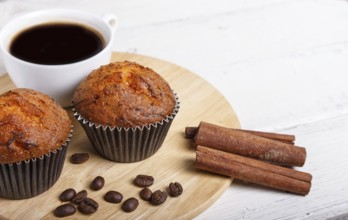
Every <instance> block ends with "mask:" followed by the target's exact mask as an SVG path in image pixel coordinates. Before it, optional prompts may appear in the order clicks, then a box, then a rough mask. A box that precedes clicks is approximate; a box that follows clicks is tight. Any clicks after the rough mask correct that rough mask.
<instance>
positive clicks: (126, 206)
mask: <svg viewBox="0 0 348 220" xmlns="http://www.w3.org/2000/svg"><path fill="white" fill-rule="evenodd" d="M138 205H139V202H138V200H137V199H136V198H129V199H127V200H126V201H124V203H123V204H122V210H123V211H125V212H133V211H134V210H135V209H136V208H137V207H138Z"/></svg>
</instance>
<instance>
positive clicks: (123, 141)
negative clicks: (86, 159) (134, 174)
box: [73, 94, 180, 163]
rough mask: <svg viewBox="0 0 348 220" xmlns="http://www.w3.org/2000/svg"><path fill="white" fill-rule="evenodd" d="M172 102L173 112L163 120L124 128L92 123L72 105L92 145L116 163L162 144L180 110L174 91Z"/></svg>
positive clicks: (146, 154) (142, 156) (141, 155)
mask: <svg viewBox="0 0 348 220" xmlns="http://www.w3.org/2000/svg"><path fill="white" fill-rule="evenodd" d="M175 101H176V104H175V107H174V109H173V112H172V113H171V114H170V115H169V116H167V117H166V118H164V119H163V120H162V121H160V122H157V123H154V124H149V125H147V126H143V127H135V128H127V129H126V128H122V127H110V126H103V125H100V124H95V123H93V122H90V121H88V120H87V119H85V118H83V117H82V116H81V115H80V114H79V112H77V111H76V109H75V108H73V111H74V116H75V118H76V119H77V120H78V121H79V123H80V124H81V125H82V127H83V129H84V131H85V132H86V134H87V137H88V139H89V141H90V142H91V144H92V146H93V148H94V149H95V150H96V151H97V152H98V153H99V154H100V155H101V156H102V157H104V158H106V159H108V160H111V161H115V162H122V163H130V162H137V161H141V160H144V159H146V158H148V157H150V156H152V155H153V154H155V153H156V152H157V150H158V149H159V148H160V147H161V146H162V144H163V142H164V139H165V137H166V135H167V133H168V130H169V128H170V126H171V124H172V121H173V120H174V118H175V116H176V114H177V113H178V112H179V108H180V103H179V102H178V97H177V95H176V94H175Z"/></svg>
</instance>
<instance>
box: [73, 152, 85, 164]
mask: <svg viewBox="0 0 348 220" xmlns="http://www.w3.org/2000/svg"><path fill="white" fill-rule="evenodd" d="M88 159H89V154H88V153H75V154H73V155H71V157H70V162H71V163H74V164H81V163H84V162H86V161H87V160H88Z"/></svg>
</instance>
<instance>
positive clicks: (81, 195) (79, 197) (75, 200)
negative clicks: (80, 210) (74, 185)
mask: <svg viewBox="0 0 348 220" xmlns="http://www.w3.org/2000/svg"><path fill="white" fill-rule="evenodd" d="M85 198H87V191H86V190H82V191H80V192H79V193H77V194H76V195H75V196H74V197H73V198H72V199H71V201H72V202H73V203H75V204H80V202H82V201H83V200H84V199H85Z"/></svg>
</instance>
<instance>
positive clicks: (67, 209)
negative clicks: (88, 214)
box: [54, 203, 76, 217]
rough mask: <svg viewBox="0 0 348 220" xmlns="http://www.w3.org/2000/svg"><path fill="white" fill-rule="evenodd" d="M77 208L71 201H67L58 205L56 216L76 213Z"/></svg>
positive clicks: (55, 211)
mask: <svg viewBox="0 0 348 220" xmlns="http://www.w3.org/2000/svg"><path fill="white" fill-rule="evenodd" d="M75 212H76V208H75V206H73V205H72V204H71V203H66V204H63V205H60V206H58V207H57V208H56V209H55V210H54V215H55V216H56V217H66V216H70V215H73V214H75Z"/></svg>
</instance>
